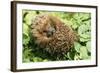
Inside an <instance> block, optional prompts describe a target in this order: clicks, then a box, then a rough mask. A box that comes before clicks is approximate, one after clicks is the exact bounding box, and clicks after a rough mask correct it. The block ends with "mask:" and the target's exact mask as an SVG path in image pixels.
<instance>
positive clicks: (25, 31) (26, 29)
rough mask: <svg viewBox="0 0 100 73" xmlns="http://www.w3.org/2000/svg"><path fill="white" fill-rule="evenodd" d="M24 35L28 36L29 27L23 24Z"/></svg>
mask: <svg viewBox="0 0 100 73" xmlns="http://www.w3.org/2000/svg"><path fill="white" fill-rule="evenodd" d="M23 33H24V34H25V35H27V36H28V33H29V26H28V25H27V24H25V23H24V24H23Z"/></svg>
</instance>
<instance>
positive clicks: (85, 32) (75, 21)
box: [22, 10, 91, 62]
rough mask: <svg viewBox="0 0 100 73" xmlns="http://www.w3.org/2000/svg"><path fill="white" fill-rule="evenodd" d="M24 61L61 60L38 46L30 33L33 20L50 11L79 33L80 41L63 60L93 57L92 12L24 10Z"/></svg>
mask: <svg viewBox="0 0 100 73" xmlns="http://www.w3.org/2000/svg"><path fill="white" fill-rule="evenodd" d="M22 13H23V62H46V61H56V60H59V59H58V58H56V57H55V56H51V55H50V54H48V53H47V52H46V51H43V50H41V49H39V48H36V45H34V43H33V44H32V43H31V42H32V41H33V40H32V39H31V37H30V35H29V33H30V25H31V22H32V20H33V19H34V18H35V17H36V15H38V14H42V13H49V14H52V15H54V16H56V17H59V18H60V19H61V21H62V22H64V23H65V25H69V26H70V27H72V29H73V30H74V31H75V32H76V33H77V34H78V38H79V41H78V42H75V43H74V47H73V48H72V49H71V50H70V51H69V52H68V53H66V54H64V57H62V59H61V60H85V59H91V14H90V13H82V12H47V11H31V10H23V11H22Z"/></svg>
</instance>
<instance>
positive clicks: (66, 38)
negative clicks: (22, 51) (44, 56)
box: [31, 14, 77, 54]
mask: <svg viewBox="0 0 100 73" xmlns="http://www.w3.org/2000/svg"><path fill="white" fill-rule="evenodd" d="M31 28H32V30H31V33H32V37H33V38H35V43H36V44H37V45H39V46H40V47H41V48H44V49H45V50H46V51H48V52H49V53H50V54H54V53H57V54H64V53H66V52H68V50H69V49H70V48H71V47H72V46H73V45H74V41H76V40H77V37H76V34H75V32H73V30H72V29H71V28H70V27H69V26H67V25H64V23H63V22H62V21H61V20H60V19H59V18H57V17H55V16H52V15H49V14H40V15H38V16H36V18H35V19H34V20H33V22H32V25H31ZM49 33H50V34H49ZM51 33H52V34H51Z"/></svg>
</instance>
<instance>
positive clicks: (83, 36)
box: [78, 24, 91, 42]
mask: <svg viewBox="0 0 100 73" xmlns="http://www.w3.org/2000/svg"><path fill="white" fill-rule="evenodd" d="M78 34H79V36H80V41H82V42H84V41H88V40H89V39H90V38H91V31H90V27H89V26H88V25H84V24H83V25H81V26H80V27H79V28H78Z"/></svg>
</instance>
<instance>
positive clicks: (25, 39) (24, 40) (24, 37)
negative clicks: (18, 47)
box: [23, 34, 30, 44]
mask: <svg viewBox="0 0 100 73" xmlns="http://www.w3.org/2000/svg"><path fill="white" fill-rule="evenodd" d="M29 40H30V37H29V36H27V35H26V34H23V44H28V42H29Z"/></svg>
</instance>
